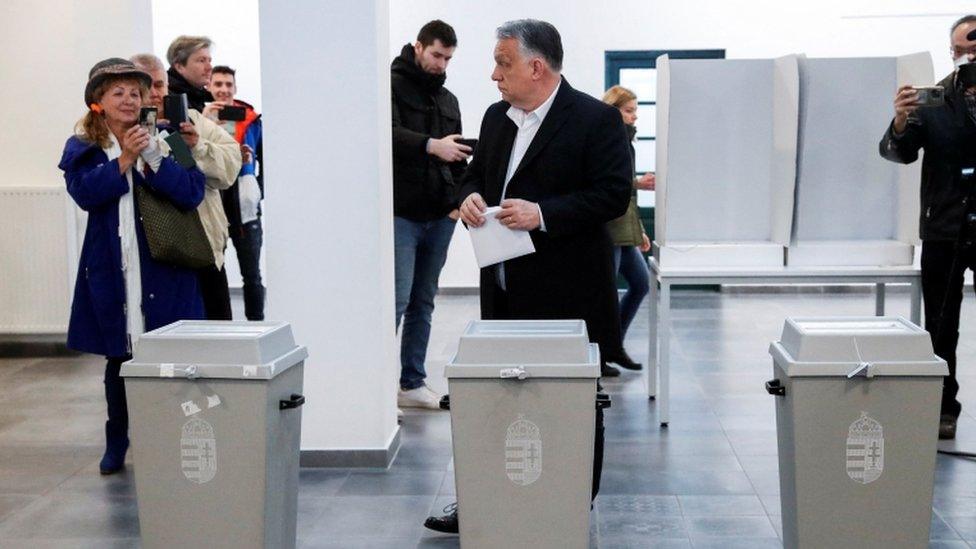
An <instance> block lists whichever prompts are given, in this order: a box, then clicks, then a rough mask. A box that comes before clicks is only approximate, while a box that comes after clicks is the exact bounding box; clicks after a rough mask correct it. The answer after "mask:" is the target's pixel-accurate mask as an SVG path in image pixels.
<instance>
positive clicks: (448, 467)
mask: <svg viewBox="0 0 976 549" xmlns="http://www.w3.org/2000/svg"><path fill="white" fill-rule="evenodd" d="M236 305H237V308H238V311H239V309H240V304H239V303H238V304H236ZM673 306H674V334H673V336H672V337H673V343H672V350H673V351H672V352H673V396H672V418H671V425H670V428H669V429H667V430H665V431H662V430H661V429H660V428H659V427H658V421H657V417H656V414H657V412H656V409H655V405H654V402H651V401H648V400H647V398H646V396H645V394H644V391H645V389H644V387H645V385H644V384H645V380H644V377H643V376H644V375H646V374H643V373H630V372H625V373H624V375H623V376H622V377H621V378H618V379H616V380H611V381H608V382H607V383H606V384H605V386H606V388H607V390H608V391H609V392H610V393H611V394H612V395H613V399H614V403H613V408H611V409H610V410H609V411H608V413H607V416H606V423H607V447H606V465H605V469H604V477H603V488H602V491H601V495H600V497H599V498H598V499H597V504H596V508H595V509H594V511H593V514H592V520H591V545H592V546H593V547H613V548H617V547H642V548H645V547H667V548H672V547H674V548H680V547H722V548H735V547H743V548H750V549H752V548H763V547H780V546H781V542H780V539H779V536H780V533H781V529H782V524H781V518H780V508H779V496H778V492H779V484H778V477H777V474H778V473H777V469H778V466H777V458H776V437H775V419H774V412H773V403H772V400H771V398H770V397H769V396H768V395H767V394H766V393H765V391H764V390H763V382H764V381H765V380H766V379H768V378H769V377H770V374H771V362H770V359H769V357H768V355H767V354H766V348H767V345H768V343H769V341H771V340H774V339H777V338H778V336H779V333H780V330H781V327H782V322H783V318H784V317H785V316H787V315H819V314H870V312H871V311H873V298H872V297H871V296H870V295H868V294H837V293H818V294H782V293H768V294H766V293H759V294H754V293H750V294H740V293H715V292H699V291H678V292H675V295H674V301H673ZM477 307H478V305H477V298H476V297H474V296H441V297H439V298H438V302H437V311H436V312H435V317H434V329H433V335H432V340H431V344H430V352H429V356H428V369H429V375H430V383H431V385H432V386H433V387H435V388H436V389H439V390H442V391H443V390H445V389H446V382H445V380H444V379H443V367H444V364H445V363H446V362H447V360H448V358H449V356H450V355H451V354H452V352H453V350H454V347H455V346H456V344H457V338H458V336H459V335H460V332H461V330H462V328H463V327H464V324H465V323H466V322H467V320H469V319H471V318H474V317H476V316H477ZM907 310H908V300H907V295H906V294H904V293H897V292H895V293H892V294H891V295H890V296H889V311H890V312H891V313H893V314H904V315H907V312H908V311H907ZM974 313H976V305H974V302H972V301H967V302H966V304H965V306H964V312H963V327H964V329H963V333H962V337H961V340H960V341H961V342H960V348H959V351H960V353H959V356H960V364H961V366H960V373H961V375H960V379H961V383H962V400H963V404H964V406H965V410H966V411H965V412H964V414H965V415H964V416H963V417H962V419H961V421H960V426H959V429H960V432H959V440H958V441H957V443H956V446H958V447H960V448H968V449H973V450H976V419H974V416H973V415H972V414H973V411H974V410H976V337H974V336H976V314H974ZM627 347H628V348H629V350H630V352H631V355H632V356H634V358H635V359H637V360H644V359H646V353H647V351H646V349H647V321H646V309H645V310H642V311H641V313H640V314H639V315H638V318H637V320H636V321H635V323H634V325H633V326H632V327H631V329H630V333H629V334H628V339H627ZM102 366H103V362H102V360H100V359H98V358H95V357H87V356H81V357H39V358H30V359H12V358H0V547H3V548H8V547H11V548H19V547H24V548H30V549H40V548H54V547H57V548H61V547H66V548H67V547H70V548H78V547H82V548H86V547H91V548H95V547H98V548H105V547H133V546H138V543H139V542H138V535H139V527H138V516H137V510H136V509H137V508H136V500H135V489H134V482H133V477H132V474H131V467H130V469H129V472H127V473H124V474H121V475H117V476H113V477H107V478H103V477H100V476H99V475H98V470H97V462H98V458H99V455H100V452H101V449H102V434H101V430H102V414H103V413H104V411H103V410H104V404H103V400H102V388H101V379H100V376H101V370H102ZM402 429H403V432H402V440H403V445H402V447H401V449H400V452H399V455H398V456H397V459H396V461H395V462H394V463H393V465H392V467H390V469H389V470H322V469H319V470H314V469H307V470H303V471H302V473H301V489H300V500H299V518H298V520H299V537H300V545H301V546H302V547H307V548H313V547H336V548H339V547H342V548H349V547H366V548H381V547H382V548H386V547H391V548H393V547H395V548H401V547H456V546H457V544H458V542H457V539H456V538H455V537H453V536H444V535H438V534H436V533H432V532H427V531H425V530H424V529H423V527H422V526H421V523H422V521H423V518H424V517H425V516H427V515H428V514H430V513H434V512H438V511H440V509H441V508H442V507H443V506H445V505H447V504H448V503H450V502H451V501H453V499H454V496H453V494H454V482H453V470H452V461H451V446H450V443H451V435H450V418H449V417H448V415H447V414H446V413H443V412H421V411H408V412H407V415H406V417H405V418H404V420H403V426H402ZM931 538H932V542H931V545H930V547H933V548H935V547H938V548H957V547H958V548H963V547H976V462H972V461H965V460H960V459H956V458H950V457H943V456H940V457H939V459H938V470H937V474H936V487H935V502H934V513H933V518H932V533H931Z"/></svg>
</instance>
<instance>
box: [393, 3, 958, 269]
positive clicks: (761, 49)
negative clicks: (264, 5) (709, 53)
mask: <svg viewBox="0 0 976 549" xmlns="http://www.w3.org/2000/svg"><path fill="white" fill-rule="evenodd" d="M390 10H391V13H390V21H391V26H390V55H391V58H392V56H394V55H396V54H397V53H399V50H400V47H401V46H402V45H403V44H405V43H407V42H412V41H413V40H414V39H416V36H417V31H418V30H419V29H420V27H421V26H422V25H423V24H424V23H426V22H427V21H429V20H431V19H435V18H439V19H443V20H444V21H446V22H447V23H449V24H451V25H452V26H453V27H454V29H455V30H456V31H457V34H458V42H459V44H458V50H457V52H456V54H455V57H454V59H453V60H452V61H451V64H450V66H449V67H448V71H447V74H448V78H447V86H448V88H450V89H451V91H453V92H454V93H455V94H456V95H457V96H458V99H459V101H460V103H461V113H462V123H463V125H464V128H465V132H464V133H465V134H466V135H468V136H471V137H476V134H477V130H478V126H479V124H480V120H481V115H482V114H483V113H484V110H485V108H487V106H488V105H490V104H491V103H493V102H495V101H497V100H498V99H499V95H498V92H497V90H496V89H495V87H494V84H493V83H492V82H491V81H490V78H489V76H490V74H491V70H492V49H493V47H494V42H495V40H494V31H495V28H496V27H497V26H498V25H500V24H501V23H503V22H505V21H506V20H509V19H517V18H524V17H531V18H537V19H544V20H547V21H549V22H551V23H552V24H554V25H555V26H556V28H558V29H559V32H560V34H561V35H562V39H563V49H564V50H565V58H564V62H563V73H564V74H565V76H566V78H567V79H568V80H569V81H570V83H571V84H572V85H573V86H574V87H575V88H577V89H579V90H582V91H584V92H586V93H589V94H591V95H594V96H598V97H599V96H600V95H602V92H603V89H604V52H605V51H607V50H659V49H712V48H724V49H725V50H726V55H727V56H728V57H730V58H749V57H777V56H780V55H784V54H788V53H806V54H807V55H809V56H812V57H847V56H859V57H870V56H891V55H900V54H905V53H911V52H916V51H931V52H932V57H933V59H934V60H935V73H936V74H937V75H945V74H947V73H948V72H949V71H950V70H951V67H952V64H951V60H950V59H949V54H948V52H949V25H951V24H952V22H953V21H954V20H955V19H957V18H959V17H960V16H962V15H964V14H966V13H971V12H976V5H974V4H973V2H972V1H971V0H970V1H966V2H963V1H959V0H930V1H927V2H924V3H922V2H918V1H917V0H861V1H858V2H850V1H844V0H822V1H817V2H814V1H810V0H807V1H804V2H782V1H773V0H753V1H739V2H729V1H727V0H697V1H696V0H689V1H685V2H677V1H660V0H658V1H650V0H618V1H617V2H613V3H603V2H592V1H590V2H586V3H584V2H565V1H564V0H519V1H516V0H498V1H494V2H458V1H450V0H401V1H397V2H392V3H391V6H390ZM716 84H717V85H720V83H716ZM882 131H883V128H878V135H879V138H880V134H881V132H882ZM451 248H452V249H451V252H450V255H449V257H448V263H447V265H446V266H445V267H444V271H443V272H442V274H441V286H447V287H457V286H460V287H464V286H470V287H474V286H477V284H478V278H477V268H476V266H475V264H474V262H473V260H472V257H473V255H472V253H471V251H470V243H469V241H468V240H467V236H466V235H465V234H463V232H461V231H460V230H459V231H458V232H457V233H456V234H455V238H454V241H453V242H452V244H451Z"/></svg>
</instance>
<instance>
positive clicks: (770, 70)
mask: <svg viewBox="0 0 976 549" xmlns="http://www.w3.org/2000/svg"><path fill="white" fill-rule="evenodd" d="M657 69H658V81H657V90H658V91H657V100H658V104H657V189H656V191H655V193H656V212H655V221H654V230H655V238H656V246H655V252H654V253H655V257H656V258H657V260H658V261H659V262H660V264H661V265H662V266H664V267H665V268H671V267H691V266H694V267H709V266H718V267H728V266H743V267H746V266H749V267H771V266H782V265H783V255H784V249H785V248H786V246H788V245H789V241H790V230H791V224H792V214H793V195H794V184H795V180H796V146H797V123H798V122H797V121H798V112H799V110H798V109H799V85H800V84H799V71H798V68H797V57H796V56H792V55H791V56H786V57H781V58H778V59H734V60H729V59H720V60H673V59H669V58H668V57H667V56H662V57H660V58H659V59H658V62H657ZM709 83H721V84H720V85H713V84H709Z"/></svg>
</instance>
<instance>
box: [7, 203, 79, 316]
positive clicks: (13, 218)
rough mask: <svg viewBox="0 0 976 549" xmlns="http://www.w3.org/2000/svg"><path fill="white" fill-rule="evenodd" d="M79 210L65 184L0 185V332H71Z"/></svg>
mask: <svg viewBox="0 0 976 549" xmlns="http://www.w3.org/2000/svg"><path fill="white" fill-rule="evenodd" d="M79 213H80V211H79V210H78V208H77V207H76V206H75V205H74V202H72V201H71V199H70V197H68V196H67V192H66V191H65V190H64V188H62V187H3V186H0V334H25V335H32V334H62V333H66V332H67V331H68V314H69V311H70V305H71V291H72V290H73V288H74V276H75V272H76V270H77V268H78V250H79V249H80V247H79V244H78V242H79V239H78V235H79V234H80V231H79V229H78V227H79V225H80V224H81V223H82V222H83V218H82V217H81V216H79V215H78V214H79ZM80 226H82V227H83V226H84V225H83V224H81V225H80Z"/></svg>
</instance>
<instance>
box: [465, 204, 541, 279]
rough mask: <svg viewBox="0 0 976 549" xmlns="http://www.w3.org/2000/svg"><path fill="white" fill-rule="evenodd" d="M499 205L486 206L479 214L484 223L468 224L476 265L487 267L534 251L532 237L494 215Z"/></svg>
mask: <svg viewBox="0 0 976 549" xmlns="http://www.w3.org/2000/svg"><path fill="white" fill-rule="evenodd" d="M500 211H501V207H500V206H493V207H491V208H488V209H486V210H485V211H484V213H482V214H481V218H482V219H483V220H484V223H482V225H481V226H480V227H475V226H473V225H469V226H468V234H470V235H471V245H472V247H473V248H474V256H475V258H476V259H477V260H478V267H482V268H484V267H487V266H489V265H494V264H496V263H501V262H502V261H506V260H509V259H514V258H516V257H521V256H523V255H528V254H531V253H535V245H534V244H532V237H531V236H529V232H528V231H525V230H512V229H509V228H508V227H506V226H504V225H502V223H501V221H499V219H498V218H496V217H495V216H496V215H497V214H498V212H500Z"/></svg>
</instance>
